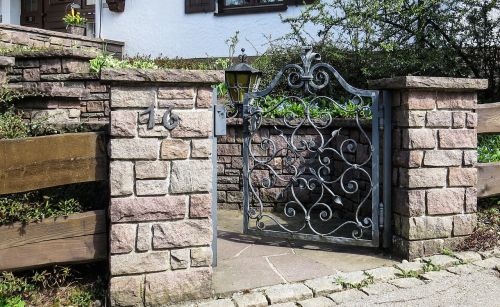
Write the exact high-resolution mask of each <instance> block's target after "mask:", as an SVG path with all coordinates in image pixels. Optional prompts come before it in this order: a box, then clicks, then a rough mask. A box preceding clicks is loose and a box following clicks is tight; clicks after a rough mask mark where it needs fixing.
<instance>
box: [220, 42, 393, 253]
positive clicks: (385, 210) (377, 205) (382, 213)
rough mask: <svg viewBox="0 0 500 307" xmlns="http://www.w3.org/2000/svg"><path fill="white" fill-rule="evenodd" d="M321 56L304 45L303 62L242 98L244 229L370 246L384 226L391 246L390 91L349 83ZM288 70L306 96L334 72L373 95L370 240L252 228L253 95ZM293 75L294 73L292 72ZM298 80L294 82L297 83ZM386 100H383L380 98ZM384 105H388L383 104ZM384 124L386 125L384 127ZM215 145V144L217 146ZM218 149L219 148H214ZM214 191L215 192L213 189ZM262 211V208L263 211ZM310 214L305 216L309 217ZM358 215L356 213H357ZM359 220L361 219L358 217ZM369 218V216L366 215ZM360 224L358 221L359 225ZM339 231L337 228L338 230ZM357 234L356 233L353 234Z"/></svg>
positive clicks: (347, 87) (350, 90)
mask: <svg viewBox="0 0 500 307" xmlns="http://www.w3.org/2000/svg"><path fill="white" fill-rule="evenodd" d="M319 60H321V57H320V55H319V54H317V53H314V52H312V48H311V47H305V48H304V53H303V55H302V61H303V63H302V64H303V65H302V66H299V65H297V64H288V65H285V66H284V67H283V68H282V69H281V70H280V71H279V72H278V73H277V74H276V76H275V77H274V79H273V80H272V82H271V84H270V85H269V86H268V87H267V88H265V89H264V90H262V91H257V92H250V93H248V94H245V96H244V101H243V110H242V116H243V127H244V132H243V133H244V135H243V208H244V218H243V232H244V233H246V234H252V235H259V236H273V237H282V238H291V239H299V240H307V241H323V242H330V243H338V244H345V245H357V246H369V247H379V246H380V243H381V240H380V232H381V231H382V230H383V246H384V247H385V248H387V247H389V246H390V244H391V236H392V234H391V229H390V225H391V203H390V200H391V196H390V194H391V168H392V166H391V114H390V113H391V101H390V93H389V92H380V91H378V90H363V89H358V88H355V87H353V86H351V85H349V84H348V83H347V82H346V81H345V80H344V79H343V78H342V76H341V75H340V74H339V73H338V72H337V71H336V70H335V68H333V67H332V66H330V65H329V64H327V63H317V64H314V65H312V63H313V61H319ZM287 70H294V71H295V72H292V73H290V74H289V75H288V78H287V81H288V86H289V87H291V88H303V93H304V96H307V95H315V93H314V92H315V91H316V90H319V89H322V88H324V87H325V86H326V85H327V84H328V83H329V82H330V76H329V74H328V73H331V74H333V76H334V77H335V79H336V80H337V81H338V82H339V84H340V85H341V86H342V88H343V89H344V90H345V91H346V92H348V93H350V94H352V95H355V96H358V97H368V98H370V99H371V102H372V105H371V112H372V137H371V145H372V156H371V159H372V161H371V182H372V187H371V188H372V189H371V198H372V204H371V212H372V216H371V240H367V239H361V238H346V237H334V236H324V235H321V234H299V233H286V232H278V231H274V230H265V229H262V230H254V229H250V228H249V220H250V212H249V210H250V191H249V186H250V178H249V167H250V165H249V155H250V148H249V145H250V142H251V131H250V126H251V125H252V122H251V118H252V116H253V115H255V112H258V110H255V109H254V108H253V107H252V105H251V102H252V101H253V100H254V99H258V98H262V97H265V96H267V95H269V94H270V93H272V91H273V90H274V88H275V87H276V86H277V85H278V83H279V81H280V80H281V78H282V77H283V75H284V74H285V72H286V71H287ZM292 74H294V75H293V77H291V75H292ZM318 77H319V78H322V79H321V80H322V81H321V80H319V81H321V83H320V84H318V83H317V82H318ZM294 82H295V83H294ZM381 101H382V102H383V103H380V102H381ZM383 106H385V107H383ZM384 128H385V129H384ZM381 130H384V133H383V135H384V139H383V140H384V141H383V146H384V157H383V201H381V196H380V191H381V189H380V179H379V178H380V131H381ZM214 149H215V147H214ZM214 152H216V150H215V151H214ZM214 194H215V193H214ZM261 213H262V212H261ZM307 218H308V217H306V221H308V220H307ZM356 219H357V217H356ZM357 222H358V224H359V223H360V222H359V220H358V221H357ZM365 222H366V219H365ZM359 226H361V225H358V227H359ZM335 231H336V230H335ZM353 235H354V234H353Z"/></svg>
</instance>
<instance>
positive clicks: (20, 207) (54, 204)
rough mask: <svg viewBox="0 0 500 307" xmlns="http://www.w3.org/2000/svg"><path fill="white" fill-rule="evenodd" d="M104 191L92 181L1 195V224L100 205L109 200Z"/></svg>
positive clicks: (67, 213) (33, 220)
mask: <svg viewBox="0 0 500 307" xmlns="http://www.w3.org/2000/svg"><path fill="white" fill-rule="evenodd" d="M104 192H105V188H104V187H102V184H100V183H94V182H91V183H82V184H72V185H66V186H60V187H55V188H47V189H42V190H36V191H31V192H26V193H17V194H10V195H2V197H0V226H1V225H8V224H11V223H15V222H22V223H31V222H36V221H40V220H41V219H43V218H50V217H60V216H68V215H70V214H74V213H79V212H84V211H89V210H95V209H100V208H103V207H104V205H105V202H106V200H105V198H106V195H105V194H106V193H104Z"/></svg>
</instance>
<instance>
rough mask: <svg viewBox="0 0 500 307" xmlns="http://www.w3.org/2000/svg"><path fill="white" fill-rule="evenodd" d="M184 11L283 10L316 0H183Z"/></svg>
mask: <svg viewBox="0 0 500 307" xmlns="http://www.w3.org/2000/svg"><path fill="white" fill-rule="evenodd" d="M185 1H186V6H185V12H186V14H190V13H202V12H203V13H207V12H214V11H215V2H217V7H218V8H217V11H218V12H217V15H230V14H245V13H258V12H274V11H284V10H286V9H287V6H289V5H300V4H304V3H305V4H310V3H313V2H314V1H318V0H185Z"/></svg>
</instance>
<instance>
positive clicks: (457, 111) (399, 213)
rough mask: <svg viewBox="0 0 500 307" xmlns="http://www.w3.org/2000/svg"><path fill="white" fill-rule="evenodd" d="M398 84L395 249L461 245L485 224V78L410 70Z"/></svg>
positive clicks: (407, 252) (393, 85) (408, 251)
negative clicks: (481, 128) (481, 124)
mask: <svg viewBox="0 0 500 307" xmlns="http://www.w3.org/2000/svg"><path fill="white" fill-rule="evenodd" d="M373 86H374V87H377V88H385V89H390V90H392V115H393V174H392V177H393V178H392V179H393V190H392V208H393V220H394V226H393V227H394V228H393V229H394V231H393V233H394V242H393V244H394V248H395V250H396V251H397V252H398V253H399V254H400V255H402V256H403V257H405V258H410V259H414V258H417V257H422V256H427V255H432V254H436V253H439V252H441V250H442V249H443V248H451V249H453V248H454V247H455V246H456V245H457V244H459V243H460V242H462V240H463V239H464V238H465V237H466V236H467V235H469V234H471V233H472V231H473V230H474V228H475V226H476V223H477V216H476V210H477V190H476V183H477V169H476V168H475V165H476V163H477V133H476V126H477V114H476V113H475V107H476V103H477V95H476V92H475V91H477V90H480V89H484V88H486V87H487V82H485V80H470V79H452V78H427V77H402V78H394V79H384V80H378V81H375V82H374V83H373Z"/></svg>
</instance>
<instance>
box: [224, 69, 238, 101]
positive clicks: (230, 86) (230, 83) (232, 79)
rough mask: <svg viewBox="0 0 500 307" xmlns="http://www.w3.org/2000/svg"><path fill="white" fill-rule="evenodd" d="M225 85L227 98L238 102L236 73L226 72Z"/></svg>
mask: <svg viewBox="0 0 500 307" xmlns="http://www.w3.org/2000/svg"><path fill="white" fill-rule="evenodd" d="M226 85H227V90H228V92H229V98H230V99H231V101H232V102H235V103H236V102H238V87H237V85H236V73H234V72H226Z"/></svg>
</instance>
